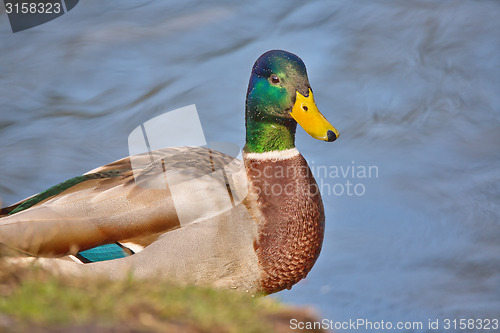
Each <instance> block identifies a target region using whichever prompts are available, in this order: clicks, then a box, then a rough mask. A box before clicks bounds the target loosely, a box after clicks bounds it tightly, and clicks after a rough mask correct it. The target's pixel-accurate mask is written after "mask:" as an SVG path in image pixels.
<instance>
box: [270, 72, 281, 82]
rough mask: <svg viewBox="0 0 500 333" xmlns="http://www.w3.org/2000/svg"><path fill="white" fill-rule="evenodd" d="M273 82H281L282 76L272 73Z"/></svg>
mask: <svg viewBox="0 0 500 333" xmlns="http://www.w3.org/2000/svg"><path fill="white" fill-rule="evenodd" d="M271 82H272V83H274V84H276V83H279V82H280V78H279V77H278V76H277V75H276V74H273V75H271Z"/></svg>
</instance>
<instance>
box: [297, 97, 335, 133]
mask: <svg viewBox="0 0 500 333" xmlns="http://www.w3.org/2000/svg"><path fill="white" fill-rule="evenodd" d="M290 115H291V116H292V117H293V119H295V121H296V122H297V123H298V124H299V125H300V126H302V128H303V129H304V130H305V131H306V132H307V133H308V134H309V135H310V136H312V137H313V138H315V139H318V140H324V141H335V139H337V138H338V137H339V131H337V129H336V128H335V127H333V126H332V124H330V122H329V121H328V120H326V118H325V117H324V116H323V115H322V114H321V113H320V112H319V110H318V107H317V106H316V103H315V102H314V97H313V93H312V91H311V89H309V96H307V97H305V96H304V95H302V94H301V93H299V92H298V91H297V95H296V98H295V104H294V105H293V108H292V112H290Z"/></svg>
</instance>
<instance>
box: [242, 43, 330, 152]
mask: <svg viewBox="0 0 500 333" xmlns="http://www.w3.org/2000/svg"><path fill="white" fill-rule="evenodd" d="M297 122H298V123H299V124H300V125H301V126H302V127H303V128H304V129H305V130H306V131H307V132H308V133H309V134H310V135H311V136H313V137H315V138H317V139H320V140H325V141H333V140H335V139H336V138H337V137H338V131H337V130H336V129H335V128H334V127H333V126H332V125H331V124H330V123H329V122H328V121H327V120H326V119H325V118H324V117H323V115H321V113H319V111H318V109H317V107H316V104H315V103H314V98H313V94H312V90H311V87H310V85H309V80H308V78H307V72H306V66H305V65H304V62H303V61H302V60H301V59H300V58H299V57H297V56H296V55H295V54H292V53H290V52H286V51H281V50H273V51H269V52H266V53H264V54H263V55H262V56H260V57H259V59H257V61H256V62H255V64H254V66H253V68H252V75H251V76H250V82H249V84H248V92H247V100H246V114H245V123H246V129H247V137H246V139H247V143H246V146H245V151H247V152H257V153H260V152H266V151H273V150H285V149H290V148H293V147H295V130H296V128H297Z"/></svg>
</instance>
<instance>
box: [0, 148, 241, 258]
mask: <svg viewBox="0 0 500 333" xmlns="http://www.w3.org/2000/svg"><path fill="white" fill-rule="evenodd" d="M228 165H230V166H231V165H232V166H233V169H234V167H235V168H236V169H235V170H237V171H236V172H233V169H231V168H230V169H227V166H228ZM241 165H242V163H241V161H239V160H235V159H234V158H233V157H231V156H229V155H225V154H222V153H219V152H216V151H213V150H210V149H207V148H200V147H182V148H166V149H162V150H157V151H154V152H151V153H148V154H141V155H134V156H132V157H129V158H125V159H122V160H119V161H116V162H114V163H111V164H108V165H106V166H103V167H99V168H97V169H94V170H92V171H90V172H88V173H86V174H84V175H82V176H78V177H75V178H72V179H70V180H68V181H66V182H63V183H61V184H58V185H56V186H54V187H51V188H50V189H48V190H46V191H44V192H42V193H40V194H37V195H35V196H33V197H30V198H28V199H26V200H24V201H21V202H20V203H18V204H16V205H14V206H11V207H8V208H4V209H3V210H2V211H3V212H4V213H7V214H8V215H6V216H3V217H2V218H0V243H2V244H4V245H7V246H9V247H12V248H15V249H18V250H20V251H23V252H26V253H29V254H32V255H36V256H63V255H67V254H77V253H78V252H80V251H84V250H87V249H91V248H94V247H96V246H100V245H104V244H112V243H120V244H122V243H127V242H131V241H133V242H134V243H139V244H140V245H142V246H147V245H149V244H151V243H152V242H153V241H154V240H155V239H156V238H157V237H158V236H159V235H161V234H163V233H165V232H167V231H170V230H174V229H176V228H179V227H180V226H181V225H182V224H184V223H191V222H194V221H195V220H196V219H197V218H198V219H199V218H203V214H205V212H201V215H200V214H194V213H193V212H196V211H197V209H195V207H196V206H200V207H201V210H203V209H204V206H203V202H202V201H203V200H205V201H206V200H208V199H209V200H208V204H209V205H211V206H214V207H218V206H220V203H219V202H217V200H218V199H217V198H215V199H214V198H213V193H214V192H213V189H214V188H215V187H217V186H218V187H219V188H220V187H221V185H222V187H223V188H230V187H231V186H232V185H231V184H234V183H239V182H240V179H241V178H242V175H241V174H240V173H239V171H238V170H241ZM218 170H225V171H224V172H222V173H221V172H217V171H218ZM207 175H209V176H210V177H209V178H210V181H208V185H207ZM188 180H189V181H191V183H193V184H195V189H194V190H192V192H193V193H184V192H182V191H179V189H186V188H189V186H186V185H185V183H186V181H188ZM171 189H176V193H177V192H179V193H180V195H177V196H176V195H173V194H172V191H171ZM191 189H192V186H191ZM196 192H199V193H196ZM174 194H175V193H174ZM191 195H192V196H194V198H195V199H192V198H191ZM226 196H227V193H226ZM179 198H181V199H179ZM200 198H201V199H200ZM214 200H215V201H214ZM221 200H222V199H221ZM174 201H175V203H174ZM214 202H215V203H214ZM199 210H200V209H198V211H199ZM186 211H187V213H186ZM186 216H187V217H186Z"/></svg>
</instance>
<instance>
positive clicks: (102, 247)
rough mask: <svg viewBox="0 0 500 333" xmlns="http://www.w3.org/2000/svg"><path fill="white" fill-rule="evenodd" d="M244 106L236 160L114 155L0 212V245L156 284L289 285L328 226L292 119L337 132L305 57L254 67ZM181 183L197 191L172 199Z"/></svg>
mask: <svg viewBox="0 0 500 333" xmlns="http://www.w3.org/2000/svg"><path fill="white" fill-rule="evenodd" d="M245 106H246V114H245V125H246V145H245V146H244V148H243V153H242V156H243V161H240V160H239V159H235V158H234V157H232V156H230V155H227V154H223V153H220V152H217V151H215V150H213V149H209V148H204V147H178V148H165V149H160V150H156V151H153V152H150V153H149V154H139V155H136V156H131V157H128V158H124V159H121V160H119V161H116V162H114V163H111V164H108V165H105V166H102V167H99V168H97V169H94V170H92V171H90V172H88V173H86V174H84V175H82V176H78V177H75V178H72V179H70V180H67V181H65V182H63V183H60V184H58V185H56V186H54V187H51V188H49V189H48V190H46V191H44V192H41V193H39V194H36V195H34V196H32V197H30V198H27V199H25V200H23V201H21V202H19V203H16V204H14V205H12V206H10V207H6V208H3V209H1V210H0V216H1V217H0V244H3V245H5V246H7V247H10V248H13V249H16V250H18V251H20V252H23V253H24V254H29V255H30V256H33V257H37V258H40V259H37V261H38V262H40V263H41V264H42V265H46V266H47V267H50V268H54V269H58V270H60V271H62V272H67V273H69V274H78V275H84V274H89V275H105V276H109V277H112V278H120V277H124V276H127V275H129V274H133V275H134V276H136V277H138V278H141V277H162V278H168V279H173V280H176V281H179V282H183V283H193V284H201V285H211V286H214V287H223V288H232V289H238V290H242V291H246V292H250V293H253V294H255V293H263V294H270V293H274V292H278V291H280V290H283V289H285V288H288V289H290V288H291V287H292V285H294V284H295V283H297V282H298V281H300V280H301V279H303V278H305V277H306V275H307V274H308V272H309V271H310V270H311V268H312V267H313V265H314V263H315V261H316V259H317V258H318V256H319V253H320V250H321V246H322V242H323V234H324V222H325V215H324V209H323V203H322V200H321V195H320V192H319V189H318V186H317V184H316V181H315V179H314V177H313V175H312V173H311V171H310V169H309V167H308V165H307V162H306V160H305V159H304V158H303V157H302V155H301V154H300V153H299V152H298V150H297V149H296V148H295V132H296V127H297V123H299V124H300V125H301V126H302V127H303V128H304V129H305V131H306V132H307V133H309V134H310V135H311V136H312V137H314V138H316V139H319V140H323V141H328V142H331V141H334V140H335V139H336V138H337V137H338V136H339V134H338V131H337V130H336V129H335V128H334V127H333V126H332V125H331V124H330V123H329V122H328V121H327V120H326V119H325V117H323V115H322V114H321V113H320V112H319V111H318V108H317V106H316V104H315V102H314V98H313V93H312V90H311V87H310V85H309V80H308V77H307V73H306V67H305V65H304V63H303V61H302V60H301V59H300V58H299V57H298V56H296V55H294V54H292V53H289V52H286V51H281V50H273V51H269V52H266V53H264V54H263V55H262V56H260V57H259V58H258V59H257V61H256V62H255V64H254V66H253V68H252V73H251V77H250V82H249V85H248V91H247V96H246V105H245ZM134 159H135V160H134ZM148 159H151V160H154V161H160V160H161V161H162V162H161V163H162V164H161V167H160V168H158V167H153V164H155V163H149V164H148V162H147V161H148ZM134 161H135V162H137V161H139V162H140V163H139V164H137V163H135V164H136V165H143V167H141V168H132V164H134ZM165 170H171V171H172V172H173V173H170V174H168V178H169V179H168V186H165V185H161V184H160V183H162V182H163V183H162V184H165V183H164V181H165V178H164V173H165ZM207 170H210V171H211V173H210V177H207V174H208V173H207ZM218 170H219V171H221V170H222V171H223V172H216V171H218ZM190 179H191V180H192V182H193V183H192V184H195V185H196V187H195V190H193V187H192V186H191V187H190V189H186V190H185V191H184V192H182V191H181V193H180V195H178V196H177V198H174V197H173V194H172V193H173V188H174V187H176V188H177V189H179V188H180V189H181V190H182V189H183V188H184V186H183V184H184V183H185V182H186V181H189V180H190ZM155 183H158V184H160V186H151V184H155ZM220 185H222V188H224V189H226V188H227V189H228V191H220V188H221V187H220ZM231 189H236V190H233V191H231ZM228 197H229V199H230V200H229V202H230V205H229V206H228V205H227V202H228ZM179 198H180V199H179ZM174 201H175V202H174ZM181 215H182V219H181ZM75 261H76V262H77V263H75Z"/></svg>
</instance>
